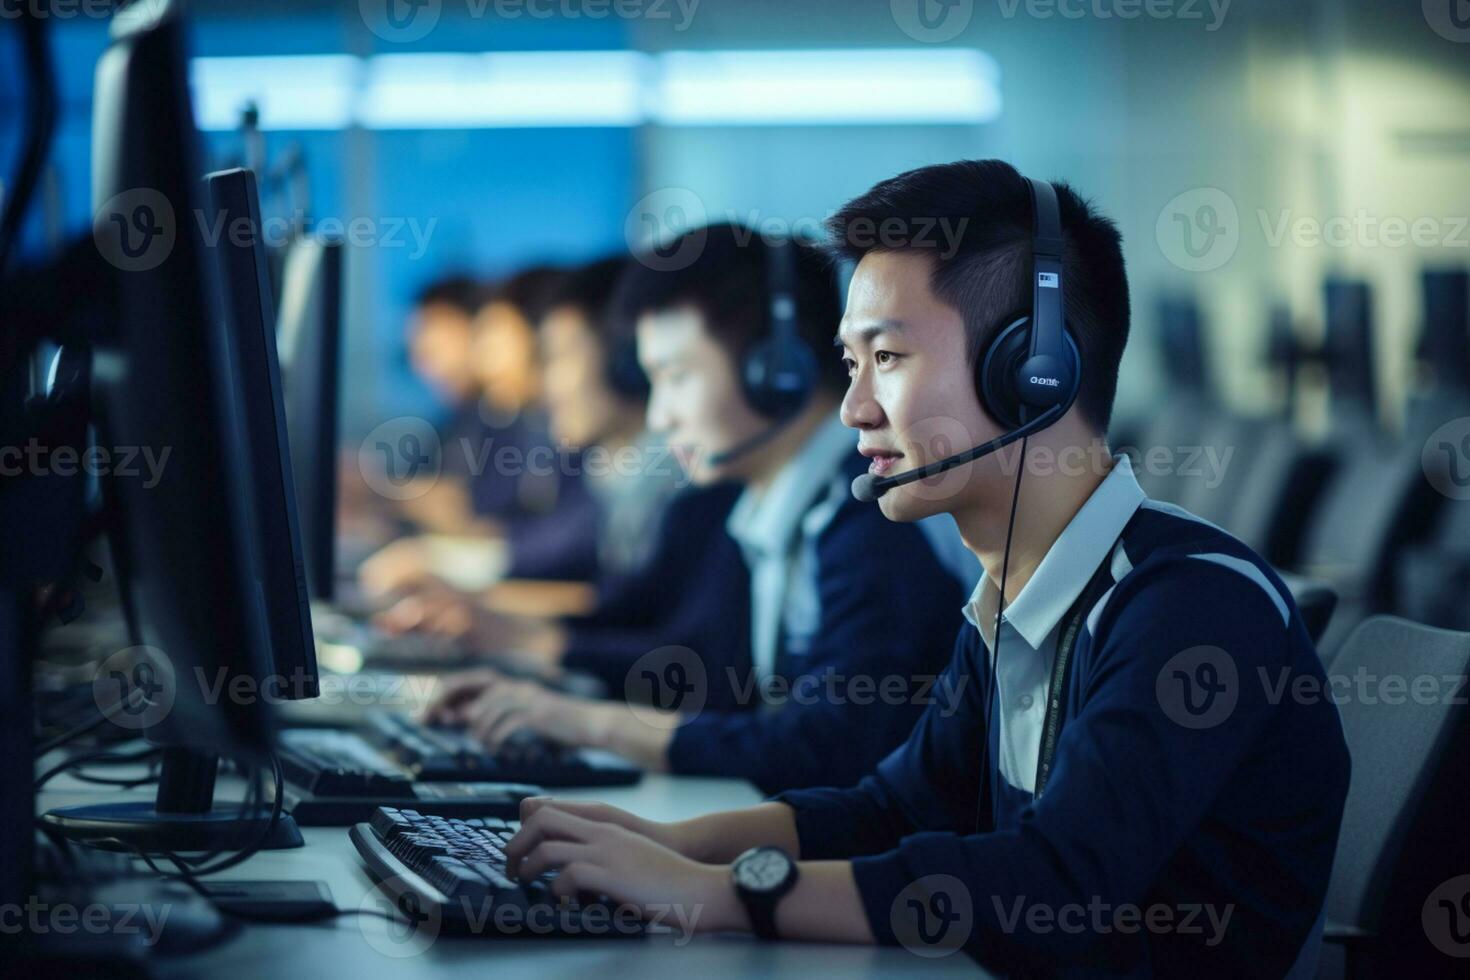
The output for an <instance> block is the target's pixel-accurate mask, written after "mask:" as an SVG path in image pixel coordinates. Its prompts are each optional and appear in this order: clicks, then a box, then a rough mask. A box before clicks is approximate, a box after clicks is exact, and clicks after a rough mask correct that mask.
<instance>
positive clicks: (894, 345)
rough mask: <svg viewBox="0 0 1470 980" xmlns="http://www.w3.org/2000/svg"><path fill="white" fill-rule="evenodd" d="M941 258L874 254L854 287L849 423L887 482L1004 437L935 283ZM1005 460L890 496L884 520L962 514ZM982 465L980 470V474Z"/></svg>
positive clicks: (846, 333)
mask: <svg viewBox="0 0 1470 980" xmlns="http://www.w3.org/2000/svg"><path fill="white" fill-rule="evenodd" d="M932 268H933V266H932V259H931V258H930V257H928V256H926V255H923V254H922V253H917V252H870V253H868V254H867V255H865V256H864V257H863V259H862V261H861V262H859V263H858V266H857V269H856V270H855V271H854V272H853V277H852V284H851V286H850V287H849V289H848V297H847V314H846V316H844V317H843V320H842V328H841V331H840V333H839V335H838V337H839V340H840V341H841V343H842V348H843V357H844V359H845V360H846V361H847V364H848V372H849V374H850V375H851V378H852V380H851V381H850V382H849V383H848V389H847V397H845V398H844V399H843V401H842V421H843V423H844V424H846V425H848V426H850V427H852V428H855V429H857V430H859V438H858V449H859V450H860V451H861V452H862V453H863V455H865V456H868V457H870V458H871V459H872V463H871V464H870V467H869V472H871V473H874V474H875V475H878V476H884V475H889V474H894V473H900V472H902V471H904V470H909V469H913V468H914V467H918V466H923V465H925V464H926V463H932V462H934V461H935V460H938V459H942V458H944V457H945V456H949V455H951V454H953V453H957V452H962V451H964V450H965V449H968V448H970V447H971V446H976V445H979V444H980V443H982V442H986V441H988V440H990V439H994V438H995V437H996V436H998V435H1000V434H1001V429H1000V428H999V427H998V426H997V425H996V423H995V422H994V421H993V420H992V419H991V418H990V417H989V416H987V415H986V414H985V411H984V410H983V409H982V408H981V407H980V399H979V397H978V395H977V394H976V392H975V380H974V371H973V370H972V369H971V365H970V359H969V356H968V354H967V351H966V344H965V324H964V320H963V319H962V318H961V316H960V314H959V312H958V311H957V310H955V309H954V308H953V307H951V306H948V305H946V304H945V303H943V302H941V301H940V300H939V299H938V298H937V297H936V296H935V295H934V292H933V290H932V289H931V288H930V285H929V277H930V273H931V270H932ZM997 460H998V456H991V457H989V458H987V459H984V460H979V461H976V462H974V463H966V464H964V465H961V466H957V467H955V468H954V469H952V470H950V471H949V472H948V473H946V474H943V475H941V476H937V477H931V478H930V479H928V480H922V481H919V482H915V483H910V484H906V485H904V486H902V487H896V488H894V489H892V490H889V491H888V492H887V493H886V494H884V495H883V496H882V497H881V498H879V506H880V507H881V508H882V510H883V514H884V516H885V517H887V518H889V519H890V520H895V521H913V520H918V519H920V518H922V517H928V516H930V515H931V514H938V513H946V512H949V511H953V510H956V509H958V507H959V506H960V504H961V503H962V502H964V501H963V498H965V497H966V496H967V495H968V493H970V492H973V490H972V475H973V476H988V475H992V474H998V473H999V466H998V462H997ZM977 468H978V469H977Z"/></svg>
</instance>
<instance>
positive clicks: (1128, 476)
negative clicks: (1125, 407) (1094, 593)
mask: <svg viewBox="0 0 1470 980" xmlns="http://www.w3.org/2000/svg"><path fill="white" fill-rule="evenodd" d="M1143 501H1144V493H1143V490H1142V489H1141V488H1140V487H1139V485H1138V480H1137V478H1136V477H1134V475H1133V466H1132V464H1131V463H1130V462H1129V461H1128V457H1127V456H1114V457H1113V468H1112V470H1111V471H1110V472H1109V473H1108V475H1107V476H1106V477H1104V478H1103V481H1102V483H1100V484H1098V486H1097V489H1096V490H1094V491H1093V492H1092V496H1090V497H1088V498H1087V501H1086V502H1085V503H1084V504H1083V505H1082V507H1081V509H1080V510H1078V511H1077V513H1076V514H1075V515H1073V517H1072V520H1071V521H1070V522H1069V523H1068V524H1067V526H1066V528H1065V529H1063V531H1062V533H1061V534H1060V535H1059V536H1058V537H1057V539H1056V541H1054V542H1052V546H1051V547H1050V548H1049V549H1047V552H1046V556H1045V557H1044V558H1042V559H1041V564H1040V565H1038V566H1037V568H1036V572H1035V573H1034V574H1033V575H1032V576H1031V578H1030V580H1029V581H1028V582H1027V583H1026V587H1025V588H1023V589H1022V590H1021V594H1020V595H1018V596H1016V600H1015V601H1014V602H1012V603H1010V604H1009V605H1007V606H1006V608H1005V611H1004V613H1003V614H1002V618H1003V619H1004V620H1005V621H1006V622H1007V623H1009V624H1010V625H1011V626H1012V627H1013V628H1014V629H1015V631H1016V632H1017V633H1019V634H1020V635H1021V638H1022V639H1023V640H1025V641H1026V645H1027V646H1029V647H1031V648H1032V649H1033V650H1039V649H1041V645H1042V643H1044V642H1045V641H1046V638H1047V636H1048V635H1049V634H1050V633H1051V631H1052V630H1053V629H1055V628H1056V625H1057V623H1058V622H1059V621H1060V620H1061V618H1062V617H1063V616H1065V615H1066V614H1067V610H1068V609H1069V608H1071V606H1072V603H1074V602H1076V601H1077V597H1078V596H1079V595H1081V594H1082V590H1083V589H1085V588H1086V587H1087V582H1088V580H1089V579H1091V578H1092V573H1093V572H1094V571H1096V569H1097V567H1098V566H1099V565H1101V564H1102V561H1103V558H1105V557H1106V556H1107V554H1108V552H1109V551H1111V550H1112V548H1113V545H1114V543H1115V542H1116V541H1117V540H1118V536H1119V535H1120V534H1122V533H1123V528H1124V527H1125V526H1126V525H1127V524H1128V521H1129V520H1131V519H1132V517H1133V513H1134V511H1136V510H1138V508H1139V505H1141V504H1142V503H1143ZM999 591H1000V590H999V589H998V588H997V587H996V585H995V584H994V583H993V582H992V581H991V580H990V577H989V576H988V575H986V574H982V575H981V576H980V581H979V582H978V583H976V585H975V591H974V592H973V593H971V595H970V601H969V602H967V603H966V604H965V608H964V614H965V618H966V619H967V620H969V621H970V625H971V626H974V627H975V628H976V629H978V630H979V631H980V635H981V636H982V637H983V638H984V639H985V643H986V645H987V646H988V647H990V649H992V650H993V649H995V637H994V635H993V634H994V632H995V607H996V603H997V599H998V593H999Z"/></svg>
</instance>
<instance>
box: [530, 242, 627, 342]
mask: <svg viewBox="0 0 1470 980" xmlns="http://www.w3.org/2000/svg"><path fill="white" fill-rule="evenodd" d="M631 262H632V260H631V259H630V258H628V256H627V255H613V256H609V257H607V258H603V259H598V260H597V261H595V262H588V263H587V264H586V265H581V266H577V267H575V268H573V269H569V270H567V272H566V274H565V275H564V276H562V277H561V278H560V280H559V281H557V282H556V283H554V284H553V285H552V286H551V288H550V289H549V290H548V291H547V294H546V301H545V304H544V309H543V310H542V314H543V315H545V314H547V313H550V312H551V311H552V310H554V309H556V308H557V307H559V306H574V307H576V308H577V309H579V310H581V311H582V312H583V313H584V314H586V317H587V322H588V323H589V324H590V325H591V327H592V331H593V332H594V333H595V334H597V336H598V338H599V339H600V340H602V341H603V342H604V343H609V342H610V341H611V340H612V338H611V336H610V335H609V329H610V328H609V314H610V313H611V308H612V302H613V294H614V293H615V292H616V291H617V288H618V281H619V280H620V279H622V277H623V273H624V272H625V271H626V270H627V268H628V266H629V265H630V264H631Z"/></svg>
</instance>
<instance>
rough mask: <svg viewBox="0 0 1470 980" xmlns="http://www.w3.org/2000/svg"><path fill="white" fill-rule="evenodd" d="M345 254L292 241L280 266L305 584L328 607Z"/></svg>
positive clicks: (321, 242) (334, 247) (319, 243)
mask: <svg viewBox="0 0 1470 980" xmlns="http://www.w3.org/2000/svg"><path fill="white" fill-rule="evenodd" d="M342 255H343V248H342V242H341V241H339V240H336V239H330V238H324V237H322V236H320V235H311V234H307V235H302V236H300V237H297V238H295V239H293V240H292V242H291V244H290V245H289V246H287V249H286V253H285V256H284V260H283V262H282V266H281V300H280V305H279V327H278V330H277V335H278V337H279V341H280V342H279V348H280V352H281V372H282V375H283V377H284V379H285V397H286V429H287V431H288V432H289V433H290V434H291V464H292V467H293V469H294V471H295V475H296V499H297V501H298V502H299V503H300V515H301V540H302V541H303V542H304V544H305V546H306V575H307V582H308V583H309V584H310V590H311V595H312V597H313V598H316V599H321V600H323V601H329V600H330V599H331V598H332V591H333V583H334V581H335V578H336V562H335V553H336V541H337V534H336V530H337V529H336V522H337V424H338V422H337V419H338V411H339V408H338V404H339V398H340V396H339V393H338V392H339V388H340V385H339V383H338V379H339V377H340V373H341V348H342V339H341V338H342Z"/></svg>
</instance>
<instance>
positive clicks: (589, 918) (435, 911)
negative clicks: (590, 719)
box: [349, 807, 644, 939]
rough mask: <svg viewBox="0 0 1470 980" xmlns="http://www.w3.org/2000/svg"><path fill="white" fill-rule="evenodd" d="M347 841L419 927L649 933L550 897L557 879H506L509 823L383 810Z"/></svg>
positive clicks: (607, 913) (626, 919)
mask: <svg viewBox="0 0 1470 980" xmlns="http://www.w3.org/2000/svg"><path fill="white" fill-rule="evenodd" d="M349 833H350V836H351V838H352V843H353V845H354V846H356V848H357V852H358V854H360V855H361V856H362V859H363V860H364V861H365V862H366V863H367V866H368V870H369V872H370V873H371V874H372V876H373V878H374V879H376V880H377V881H378V882H379V883H380V887H381V888H382V889H383V890H384V892H385V893H386V894H387V897H388V898H390V899H391V900H392V901H393V904H394V905H395V906H396V907H397V908H398V909H399V910H400V911H402V912H403V913H404V914H405V915H408V916H410V917H412V918H414V919H415V920H416V921H423V920H424V918H425V917H426V916H428V917H431V918H435V919H437V921H438V922H439V923H440V927H441V928H443V929H446V930H448V931H455V932H464V931H468V932H474V933H476V934H478V935H500V936H521V937H525V936H588V937H594V938H603V939H606V938H612V937H617V936H638V935H642V934H643V932H644V929H643V927H642V925H641V924H640V923H638V922H637V921H636V919H635V918H634V917H633V916H631V915H627V914H621V912H622V911H623V910H615V909H614V908H613V907H612V906H611V905H610V904H609V903H608V902H607V901H606V900H605V899H603V898H593V899H591V900H586V901H573V900H570V899H566V898H558V897H557V896H555V895H554V894H552V892H551V882H552V881H553V880H554V879H555V877H556V872H554V871H553V872H548V873H546V874H544V875H542V876H541V877H540V878H537V879H536V880H535V881H529V882H516V881H511V880H510V879H509V878H507V877H506V874H505V845H506V842H508V841H509V840H510V838H511V836H512V835H513V834H514V833H515V825H514V824H512V823H510V822H508V821H505V820H496V819H489V818H487V819H471V820H453V819H448V818H445V817H437V816H427V815H424V814H422V813H419V812H417V811H415V810H409V809H397V808H393V807H382V808H380V809H378V810H377V812H375V813H374V814H373V816H372V819H371V820H370V821H368V822H366V823H359V824H357V825H355V826H354V827H353V828H352V830H351V831H350V832H349Z"/></svg>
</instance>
